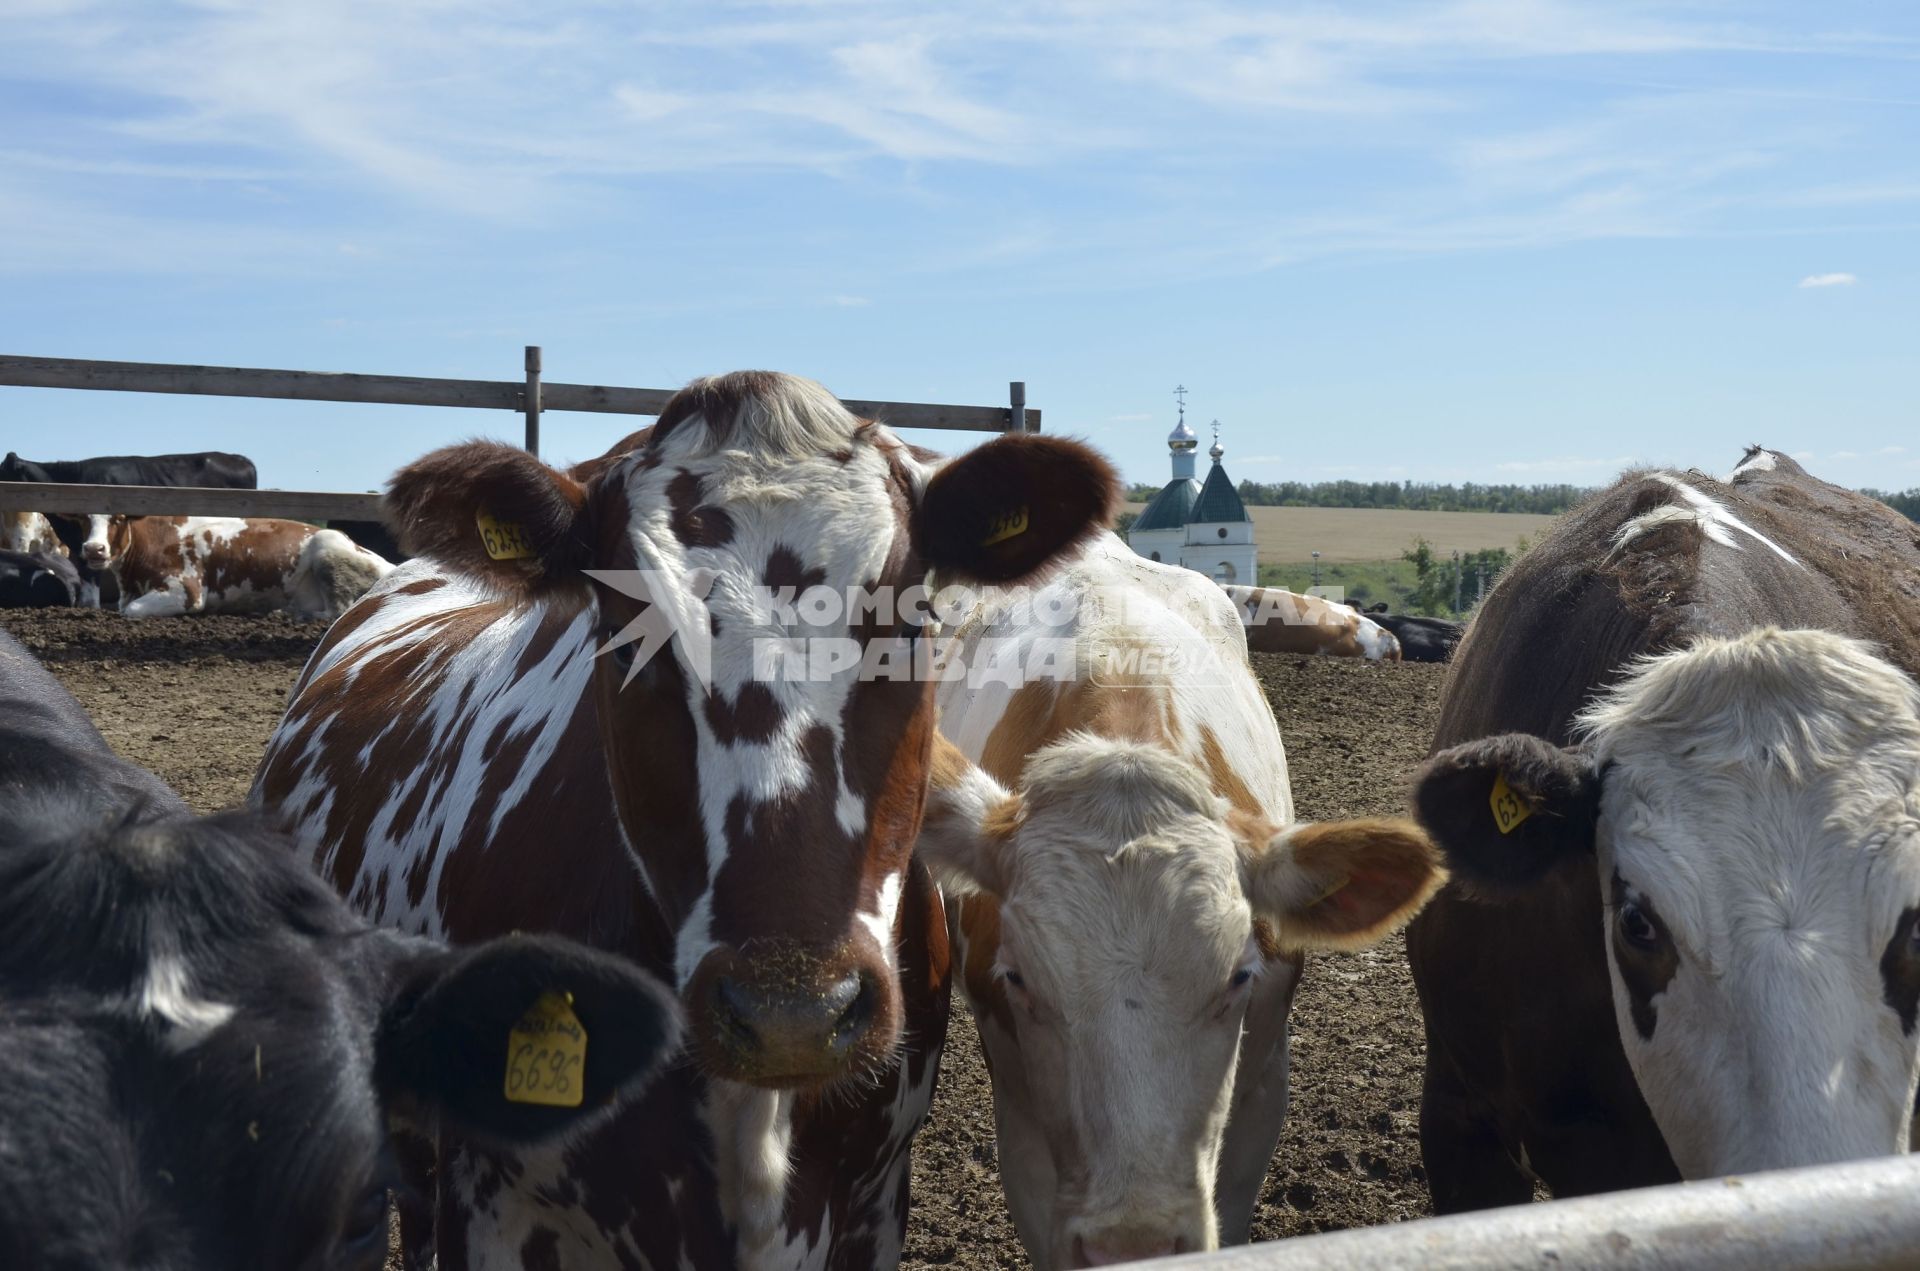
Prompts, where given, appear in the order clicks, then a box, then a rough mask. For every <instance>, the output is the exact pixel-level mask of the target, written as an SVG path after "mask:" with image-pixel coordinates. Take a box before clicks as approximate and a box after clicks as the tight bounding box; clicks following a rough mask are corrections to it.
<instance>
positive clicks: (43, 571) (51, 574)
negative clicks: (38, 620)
mask: <svg viewBox="0 0 1920 1271" xmlns="http://www.w3.org/2000/svg"><path fill="white" fill-rule="evenodd" d="M99 607H100V595H99V593H98V592H97V591H95V590H94V589H93V587H92V585H91V584H89V583H84V582H82V581H81V580H80V571H79V570H77V569H75V568H74V567H73V562H72V561H70V560H68V559H67V557H66V554H65V553H64V552H62V553H54V552H9V551H0V609H74V608H80V609H97V608H99Z"/></svg>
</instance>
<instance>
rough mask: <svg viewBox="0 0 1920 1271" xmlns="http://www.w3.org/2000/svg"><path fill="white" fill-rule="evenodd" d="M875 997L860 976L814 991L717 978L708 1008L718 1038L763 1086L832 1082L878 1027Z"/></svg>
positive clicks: (852, 974)
mask: <svg viewBox="0 0 1920 1271" xmlns="http://www.w3.org/2000/svg"><path fill="white" fill-rule="evenodd" d="M874 996H875V995H874V985H873V982H872V980H871V979H870V978H869V977H868V976H867V975H866V974H865V973H864V972H860V971H851V972H848V973H847V974H846V975H845V976H843V977H842V978H841V979H839V980H838V981H836V982H834V983H833V984H831V985H829V986H827V987H826V988H824V989H819V990H816V991H813V992H793V991H788V990H769V989H766V988H760V987H756V986H754V985H751V984H746V983H742V982H741V981H739V980H736V979H734V978H733V977H731V976H724V975H723V976H716V977H715V978H714V981H713V997H712V1000H711V1002H710V1004H709V1006H710V1009H711V1010H712V1012H713V1033H714V1039H715V1041H717V1042H719V1043H720V1045H721V1046H722V1048H723V1049H725V1050H727V1051H729V1052H731V1053H732V1055H733V1056H734V1057H735V1058H736V1059H737V1060H738V1062H739V1066H740V1068H741V1069H742V1070H743V1071H746V1072H751V1073H752V1074H753V1075H754V1076H755V1077H756V1078H757V1079H758V1080H760V1081H763V1082H776V1083H786V1082H791V1081H796V1080H804V1079H807V1078H825V1077H832V1076H835V1075H836V1074H838V1073H839V1072H840V1071H841V1069H842V1068H843V1067H845V1065H846V1062H847V1057H848V1056H849V1055H850V1054H851V1053H852V1051H853V1049H854V1047H855V1046H856V1045H857V1044H858V1043H859V1041H860V1039H861V1038H862V1037H864V1036H865V1035H866V1033H867V1030H868V1029H869V1028H871V1027H872V1026H873V1019H874Z"/></svg>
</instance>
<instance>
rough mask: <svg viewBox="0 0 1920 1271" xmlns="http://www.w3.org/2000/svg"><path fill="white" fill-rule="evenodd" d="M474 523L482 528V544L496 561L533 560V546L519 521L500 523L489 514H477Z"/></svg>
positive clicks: (474, 516) (474, 515)
mask: <svg viewBox="0 0 1920 1271" xmlns="http://www.w3.org/2000/svg"><path fill="white" fill-rule="evenodd" d="M473 523H474V524H475V525H477V526H479V527H480V542H481V543H482V544H483V545H484V546H485V547H486V549H487V555H489V556H491V557H493V559H495V560H531V559H532V558H533V545H532V544H530V543H528V542H527V532H526V530H525V529H523V528H522V527H521V525H520V523H519V522H518V521H499V520H495V519H494V517H493V515H492V514H491V513H488V512H475V513H474V514H473Z"/></svg>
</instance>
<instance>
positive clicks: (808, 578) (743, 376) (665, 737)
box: [254, 372, 1118, 1271]
mask: <svg viewBox="0 0 1920 1271" xmlns="http://www.w3.org/2000/svg"><path fill="white" fill-rule="evenodd" d="M644 436H645V440H644V443H640V442H638V441H637V439H629V441H630V442H631V443H633V444H636V445H637V446H638V448H636V449H632V450H630V451H628V452H626V453H623V454H617V455H616V454H609V455H608V456H606V457H604V458H603V459H601V460H597V461H589V463H588V464H585V465H580V466H579V467H578V468H576V469H575V471H576V472H581V473H582V474H583V475H582V476H580V477H578V478H576V477H575V476H574V475H571V474H569V473H567V472H562V471H560V470H558V469H555V468H551V467H549V466H547V465H545V464H543V463H541V462H540V460H538V459H537V458H535V457H534V456H532V455H529V454H527V453H526V452H525V451H522V450H519V449H516V448H513V447H509V446H503V445H488V444H479V443H475V444H470V445H466V446H456V447H452V448H449V449H447V450H443V451H439V452H436V453H434V454H431V455H428V456H426V457H425V458H423V459H421V460H419V461H418V462H416V463H414V464H411V465H409V466H408V467H407V468H405V469H403V470H402V471H401V472H400V473H398V474H396V475H395V477H394V480H393V482H392V484H391V486H390V487H389V491H388V507H389V509H390V514H391V519H392V522H393V524H394V525H395V526H396V528H397V529H398V530H399V531H400V534H401V538H402V542H403V544H404V545H405V546H406V547H407V548H408V549H409V550H411V551H413V552H415V553H416V556H415V559H414V560H412V561H410V562H408V563H407V564H406V565H403V566H401V567H400V568H399V569H398V570H396V571H395V572H394V573H393V574H392V575H391V576H389V577H388V578H387V579H386V580H385V581H384V582H383V583H382V584H381V585H380V586H378V587H377V588H375V589H374V591H373V592H371V593H370V594H369V595H368V596H367V597H366V598H365V599H363V600H362V601H361V602H360V603H359V604H357V605H356V606H355V607H354V608H353V609H352V610H351V611H349V612H348V614H347V615H346V616H345V617H344V618H342V619H341V620H340V621H339V622H337V623H335V624H334V627H333V630H332V632H331V633H329V635H328V638H327V639H326V640H325V641H323V642H322V643H321V645H320V647H319V649H318V650H316V651H315V653H314V656H313V658H312V660H311V661H310V662H309V663H308V665H307V667H306V670H305V671H304V672H303V674H302V676H301V679H300V681H299V683H298V684H297V685H296V686H295V688H294V696H293V700H292V702H291V704H290V705H289V707H288V711H287V715H286V718H285V719H284V720H282V722H281V724H280V726H279V728H278V729H277V730H276V731H275V733H274V735H273V738H272V739H271V741H270V742H269V744H268V749H267V754H266V757H265V759H264V760H263V761H262V764H261V768H260V772H259V775H258V777H257V778H256V780H255V785H254V799H255V800H256V801H257V802H258V803H259V804H261V805H262V806H265V807H267V808H271V809H275V810H277V811H279V812H280V813H281V814H283V815H285V816H287V817H288V818H290V819H291V820H292V821H293V822H294V823H295V824H297V825H299V826H300V827H301V828H302V829H303V831H304V832H306V833H307V834H308V835H309V836H310V837H311V838H312V839H313V840H314V841H315V842H317V843H320V844H322V845H324V846H323V856H322V862H323V867H324V869H325V870H326V871H327V872H328V873H330V874H331V875H332V877H333V878H334V880H335V882H336V884H337V885H338V886H339V887H340V888H341V890H342V891H343V892H345V893H346V894H347V896H348V897H349V900H350V902H351V903H352V904H354V905H355V906H356V907H358V908H359V909H361V910H362V911H363V912H365V913H367V914H369V915H370V916H373V917H374V918H376V919H377V920H378V921H380V922H382V923H385V924H388V925H394V926H400V927H404V928H407V929H410V930H417V931H425V932H430V933H434V934H439V935H444V936H446V937H447V938H450V939H453V940H456V941H465V940H472V939H479V938H484V937H486V936H489V935H495V934H499V933H502V932H506V931H512V930H516V929H541V930H550V931H561V932H566V933H569V934H572V935H576V936H579V937H581V938H583V939H589V940H591V941H592V942H593V943H595V944H596V945H599V946H600V947H603V948H607V949H610V950H614V951H618V952H621V953H623V954H625V955H626V956H628V957H631V958H633V959H635V960H636V961H638V962H639V963H640V964H641V965H643V966H646V967H648V968H651V969H653V970H655V971H656V972H658V973H659V974H661V975H662V976H663V978H664V977H670V978H671V979H672V980H673V981H674V982H675V983H676V984H677V985H679V987H680V990H681V994H682V997H683V1000H684V1001H685V1002H686V1003H687V1007H688V1012H689V1017H690V1018H689V1024H690V1033H691V1036H692V1045H691V1047H690V1058H689V1062H687V1063H686V1064H683V1065H681V1066H679V1067H676V1068H675V1069H673V1070H672V1071H671V1072H669V1073H668V1074H667V1075H666V1076H665V1077H664V1078H662V1080H661V1082H660V1083H659V1084H658V1085H656V1087H655V1088H654V1092H653V1093H652V1094H651V1095H650V1096H649V1097H648V1098H647V1099H646V1100H645V1101H644V1102H643V1103H642V1104H641V1105H639V1106H638V1107H637V1108H636V1109H635V1110H634V1111H633V1112H632V1113H631V1114H629V1115H626V1116H622V1117H619V1118H616V1119H615V1120H614V1121H613V1123H612V1124H610V1125H609V1126H608V1127H606V1129H605V1130H604V1131H602V1132H600V1133H597V1134H595V1135H592V1136H588V1137H585V1138H582V1139H580V1140H578V1141H577V1142H575V1143H573V1144H571V1145H570V1146H569V1147H568V1148H567V1149H566V1150H564V1151H559V1152H546V1153H528V1152H522V1151H518V1150H513V1149H502V1148H500V1147H499V1146H497V1145H494V1144H488V1143H485V1142H483V1141H479V1140H476V1139H473V1138H471V1137H468V1136H463V1135H461V1134H458V1133H457V1132H453V1131H449V1132H448V1133H446V1134H445V1135H443V1136H442V1137H441V1140H440V1144H439V1146H440V1155H439V1169H438V1173H437V1180H436V1182H435V1184H434V1187H433V1189H432V1191H431V1193H430V1195H431V1196H432V1198H433V1201H434V1203H435V1204H436V1206H437V1216H436V1224H435V1226H436V1231H437V1246H438V1247H437V1257H438V1262H439V1266H440V1268H441V1269H442V1271H463V1269H465V1268H470V1267H476V1266H486V1267H499V1266H525V1267H537V1268H560V1267H566V1268H600V1267H608V1266H620V1267H651V1268H654V1269H655V1271H670V1269H675V1268H679V1267H684V1266H691V1267H695V1268H700V1269H701V1271H706V1269H708V1268H715V1269H718V1268H732V1267H744V1268H749V1269H750V1271H777V1269H793V1271H798V1269H800V1268H810V1269H826V1271H868V1269H869V1268H886V1267H890V1266H893V1265H894V1264H895V1263H897V1262H898V1260H899V1257H900V1249H901V1244H902V1241H903V1239H904V1236H905V1230H906V1217H907V1206H908V1195H909V1168H908V1167H909V1149H910V1147H911V1145H912V1142H913V1138H914V1135H915V1133H916V1132H917V1131H918V1130H919V1128H920V1125H921V1123H922V1121H923V1120H924V1119H925V1117H926V1113H927V1108H928V1105H929V1102H930V1101H931V1099H932V1095H933V1085H934V1077H935V1074H936V1072H937V1069H938V1062H939V1055H940V1049H941V1046H942V1044H943V1042H944V1038H945V1031H946V1019H947V994H948V955H947V938H946V927H945V922H944V916H943V912H942V909H941V905H940V898H939V894H938V892H937V891H936V889H935V887H934V885H933V882H932V879H931V877H930V876H929V875H928V873H927V872H926V869H925V867H924V866H922V865H916V864H915V863H914V862H913V860H912V847H913V842H914V839H915V837H916V836H917V834H918V833H919V829H920V817H921V811H922V807H923V804H924V801H925V797H926V788H927V781H928V779H929V763H930V752H931V747H932V744H933V734H934V703H933V697H932V692H931V688H930V685H929V684H928V683H927V682H926V681H925V680H924V679H914V678H911V677H908V678H901V677H898V676H888V677H868V676H863V675H861V674H860V673H859V667H858V666H857V665H852V666H850V665H847V664H845V663H842V662H839V661H837V660H834V661H827V660H823V661H822V662H821V663H820V664H819V665H820V668H821V669H820V673H819V674H818V675H814V674H811V673H808V674H801V675H796V676H791V677H788V676H780V675H769V674H766V673H765V672H764V671H763V670H762V669H761V668H760V666H759V664H758V658H759V654H760V652H761V651H762V650H763V649H766V648H772V649H774V650H776V651H777V650H778V649H779V648H781V647H785V644H786V642H787V640H788V638H789V635H790V632H789V630H788V627H787V625H786V621H787V620H786V619H784V618H782V617H781V616H780V615H779V613H778V611H777V610H772V609H768V608H767V607H765V606H763V604H762V602H761V599H760V597H761V596H762V594H763V593H765V592H773V593H780V594H784V595H786V596H787V597H788V599H789V600H791V599H792V598H793V596H794V595H795V594H796V593H801V592H805V593H808V594H811V595H819V596H826V597H829V598H832V597H835V596H837V597H839V598H840V601H841V603H844V598H845V597H846V596H847V594H848V592H849V591H850V590H853V591H861V592H866V593H879V592H895V593H899V592H910V591H912V590H913V589H915V588H916V587H918V586H919V585H920V584H922V583H923V582H924V581H925V580H926V578H927V575H928V572H929V570H934V569H937V570H939V571H940V573H941V576H942V577H955V578H960V579H973V580H989V581H994V582H1007V581H1014V580H1018V579H1020V578H1022V577H1025V576H1027V575H1029V574H1031V573H1032V572H1034V571H1036V570H1043V569H1045V568H1047V567H1048V566H1049V565H1050V563H1051V562H1052V561H1053V559H1054V558H1055V557H1056V556H1057V555H1058V554H1059V553H1061V552H1062V551H1064V550H1067V549H1069V548H1071V547H1072V546H1073V545H1075V544H1077V543H1078V542H1080V541H1082V540H1083V539H1085V538H1086V537H1088V536H1090V535H1093V534H1097V533H1099V532H1100V530H1101V527H1102V526H1103V525H1104V524H1105V523H1106V522H1107V520H1108V519H1109V517H1110V516H1111V513H1112V509H1113V506H1114V503H1115V501H1116V498H1117V493H1118V491H1117V480H1116V477H1115V475H1114V472H1113V470H1112V468H1111V466H1110V465H1108V464H1107V463H1106V461H1105V460H1103V459H1101V458H1100V457H1099V456H1098V455H1096V454H1094V453H1093V452H1092V451H1091V450H1089V449H1087V448H1086V447H1084V446H1081V445H1079V444H1077V443H1074V442H1071V441H1067V440H1065V439H1062V438H1056V437H1046V436H1036V435H1028V434H1012V435H1009V436H1005V437H1001V438H998V439H995V440H993V441H989V442H987V443H986V444H985V445H982V446H980V447H978V448H977V449H975V450H973V451H971V452H969V453H967V454H965V455H962V456H960V457H959V458H956V459H953V460H950V461H949V460H944V459H942V458H940V457H939V456H936V455H932V454H930V453H929V452H926V451H921V450H916V449H914V448H912V447H909V446H908V445H906V444H905V443H904V442H902V441H901V440H900V439H899V438H898V437H896V436H895V435H894V433H893V432H892V430H891V429H889V428H887V427H885V426H884V425H882V424H878V423H873V422H869V421H864V420H859V419H856V418H855V417H854V416H852V415H850V414H849V413H848V412H847V410H846V409H845V407H843V406H842V405H841V404H840V402H839V401H838V400H837V399H835V398H834V397H833V395H832V394H831V393H828V392H827V391H826V390H825V389H824V388H822V387H821V386H819V385H818V384H814V383H812V382H810V381H806V380H801V379H797V378H795V377H792V376H787V375H778V374H773V373H768V372H742V373H739V374H734V375H726V376H721V377H717V378H714V379H706V380H699V381H696V382H695V383H694V384H692V385H690V386H688V387H687V388H686V389H684V390H682V391H681V392H680V393H678V394H676V395H675V396H674V398H673V399H672V400H671V401H669V402H668V403H667V405H666V407H665V408H664V410H663V411H662V413H661V415H660V417H659V421H658V423H657V424H656V425H655V426H654V428H653V429H652V431H651V432H650V433H647V434H644ZM623 444H625V443H623ZM833 612H834V615H835V616H834V617H833V619H832V622H831V626H830V627H829V628H828V629H827V630H826V631H824V632H820V633H817V634H820V635H821V637H822V638H827V639H830V643H831V651H845V650H846V649H848V648H851V649H852V650H853V651H854V652H855V654H856V657H855V662H856V663H860V662H864V661H865V659H866V658H867V657H868V656H869V655H874V656H885V657H893V656H895V655H898V656H905V657H908V658H911V656H912V654H913V651H914V650H915V649H916V648H917V647H919V646H920V645H921V644H922V643H923V641H922V639H921V631H920V625H921V623H920V621H919V620H917V619H915V618H913V617H911V616H905V615H903V614H902V612H901V609H900V607H898V606H895V605H883V606H882V608H881V611H880V612H879V613H875V612H872V611H869V610H863V611H862V612H859V613H853V612H848V611H843V610H841V609H839V608H835V609H834V611H833ZM403 1225H404V1223H403ZM420 1234H421V1233H418V1232H417V1231H410V1232H409V1240H408V1243H409V1246H410V1247H415V1248H417V1247H418V1245H419V1244H420V1240H419V1236H420Z"/></svg>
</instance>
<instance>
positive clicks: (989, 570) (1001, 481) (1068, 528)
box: [913, 433, 1120, 583]
mask: <svg viewBox="0 0 1920 1271" xmlns="http://www.w3.org/2000/svg"><path fill="white" fill-rule="evenodd" d="M1119 503H1120V478H1119V476H1118V474H1116V473H1115V472H1114V470H1113V465H1112V464H1110V463H1108V462H1107V460H1106V459H1105V458H1104V457H1103V456H1101V455H1100V454H1099V452H1097V451H1095V450H1094V449H1093V448H1092V447H1090V446H1087V445H1084V444H1082V443H1080V442H1077V441H1071V440H1069V439H1067V438H1065V437H1043V436H1036V435H1034V434H1031V433H1013V434H1009V435H1007V436H1005V437H998V438H995V439H994V440H993V441H990V442H988V443H987V444H985V445H984V446H979V447H976V448H975V449H973V450H971V451H969V452H967V453H966V454H964V455H961V456H960V457H959V458H958V459H955V460H953V461H952V462H951V463H949V464H947V465H946V466H945V467H944V468H942V469H940V471H938V472H936V473H935V474H934V476H933V479H932V480H931V481H929V482H928V483H927V488H926V492H925V493H924V494H923V495H922V496H921V498H920V503H919V506H918V507H916V508H915V509H914V513H913V541H914V546H915V547H917V548H918V549H919V551H920V557H921V559H922V560H924V561H926V562H927V564H928V565H930V566H932V567H933V569H935V570H936V571H938V572H939V574H940V575H941V577H943V578H949V579H953V580H956V581H964V582H980V583H1013V582H1019V581H1021V580H1023V579H1026V578H1030V577H1031V576H1033V575H1034V574H1036V573H1038V572H1039V571H1040V570H1042V569H1043V568H1044V567H1045V566H1047V565H1048V564H1049V563H1051V562H1052V561H1053V560H1054V558H1056V557H1057V556H1059V555H1061V554H1062V553H1063V552H1066V551H1068V550H1069V549H1071V548H1074V547H1077V546H1079V545H1080V544H1081V543H1083V542H1085V541H1086V540H1088V539H1089V538H1091V537H1092V536H1093V535H1095V534H1097V533H1099V532H1100V531H1101V530H1103V529H1105V528H1106V527H1107V526H1108V525H1109V524H1111V523H1112V521H1113V514H1114V510H1115V509H1116V508H1117V507H1118V506H1119Z"/></svg>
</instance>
